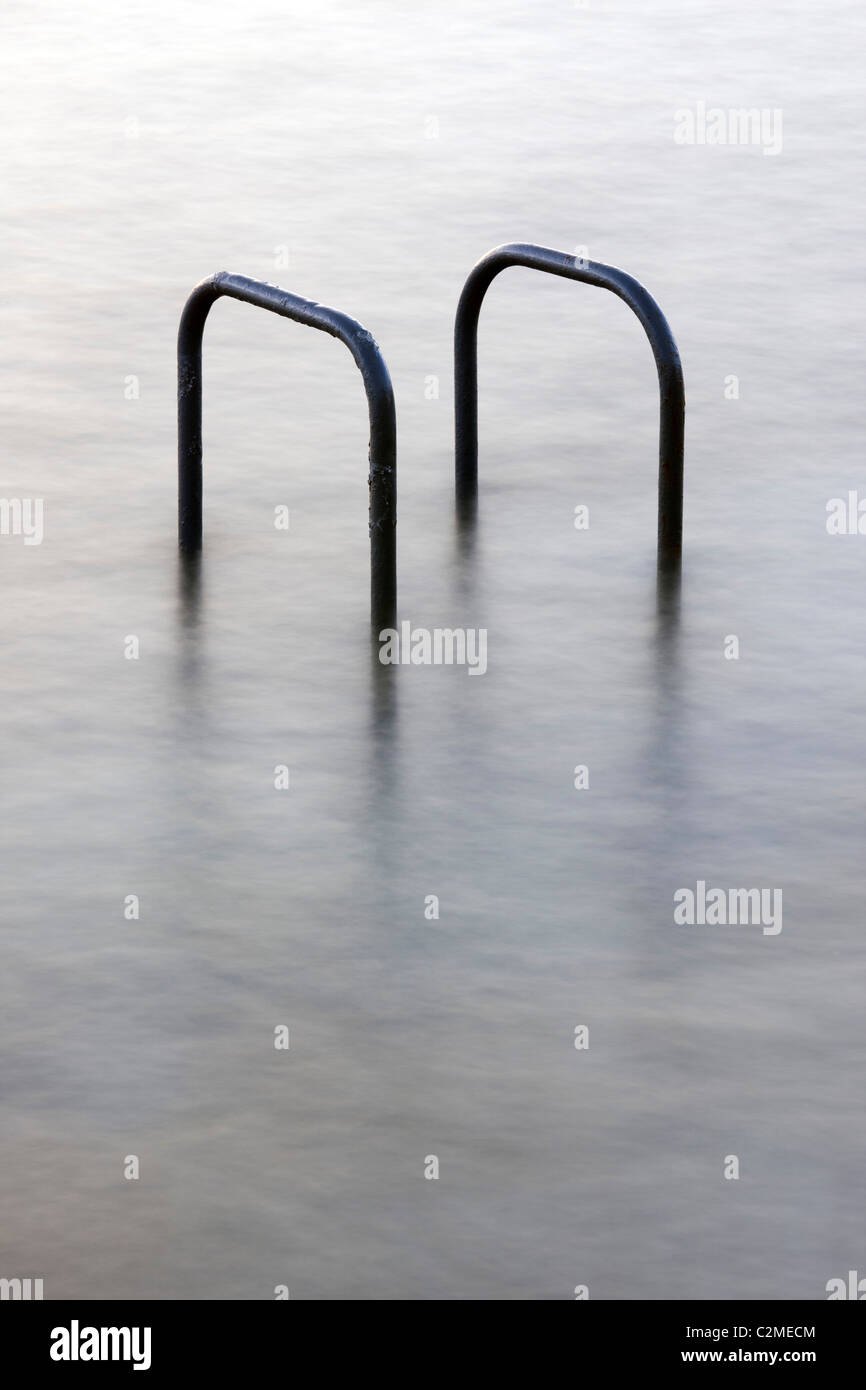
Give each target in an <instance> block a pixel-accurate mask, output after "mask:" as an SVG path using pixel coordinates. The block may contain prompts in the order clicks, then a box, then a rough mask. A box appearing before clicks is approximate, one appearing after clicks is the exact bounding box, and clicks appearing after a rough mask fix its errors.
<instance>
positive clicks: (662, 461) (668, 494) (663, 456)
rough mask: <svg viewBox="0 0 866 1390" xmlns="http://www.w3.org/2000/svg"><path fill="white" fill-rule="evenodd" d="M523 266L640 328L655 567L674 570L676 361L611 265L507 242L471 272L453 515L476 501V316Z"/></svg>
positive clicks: (647, 297)
mask: <svg viewBox="0 0 866 1390" xmlns="http://www.w3.org/2000/svg"><path fill="white" fill-rule="evenodd" d="M512 265H517V266H526V267H528V268H529V269H530V270H543V271H547V272H548V273H549V274H551V275H562V276H564V277H565V278H566V279H568V280H581V281H583V283H584V284H587V285H598V286H600V287H601V288H602V289H606V290H612V291H613V293H614V294H616V295H619V298H620V299H624V300H625V302H626V304H628V306H629V308H631V309H633V310H634V312H635V313H636V314H637V317H638V318H639V319H640V321H641V323H642V324H643V326H644V329H645V331H646V335H647V337H648V338H649V341H650V346H651V347H652V350H653V355H654V357H655V361H656V368H657V370H658V378H659V401H660V414H659V503H658V564H659V568H660V569H662V570H668V569H677V568H678V567H679V564H680V559H681V556H682V532H683V433H684V424H685V408H686V402H685V390H684V387H683V371H682V366H681V365H680V355H679V352H678V351H677V345H676V343H675V342H674V336H673V333H672V332H671V330H670V327H669V325H668V321H667V319H666V318H665V316H664V314H663V313H662V311H661V309H660V308H659V306H658V304H656V302H655V300H654V299H653V297H652V295H651V294H650V293H649V291H648V290H645V289H644V287H643V285H641V284H639V283H638V281H637V280H635V279H634V278H633V277H632V276H631V275H627V274H626V273H625V271H623V270H617V269H616V268H615V267H614V266H610V265H602V264H601V263H600V262H598V261H590V260H586V259H584V258H583V257H575V256H568V255H566V254H565V252H563V251H549V250H547V249H546V248H545V247H543V246H529V245H524V244H522V243H512V244H511V245H508V246H497V247H495V249H494V250H492V251H488V253H487V255H486V256H482V258H481V260H480V261H478V263H477V265H475V266H473V268H472V270H471V271H470V272H469V278H468V279H467V281H466V284H465V285H464V287H463V293H462V294H461V296H460V302H459V304H458V306H457V316H456V318H455V321H454V403H455V406H454V408H455V445H456V455H455V462H456V485H457V504H458V511H459V512H460V513H462V514H463V515H464V516H467V517H469V518H471V517H472V516H473V515H474V512H475V507H476V503H477V496H478V315H479V312H480V310H481V304H482V302H483V300H484V296H485V294H486V293H487V290H488V287H489V286H490V283H491V281H492V280H493V279H494V278H495V277H496V276H497V275H498V274H499V272H500V271H501V270H505V269H506V268H507V267H508V266H512Z"/></svg>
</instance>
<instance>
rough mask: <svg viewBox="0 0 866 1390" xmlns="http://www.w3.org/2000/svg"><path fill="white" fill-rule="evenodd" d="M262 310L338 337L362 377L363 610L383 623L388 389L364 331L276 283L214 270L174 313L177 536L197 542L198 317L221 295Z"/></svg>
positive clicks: (388, 540)
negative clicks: (366, 495)
mask: <svg viewBox="0 0 866 1390" xmlns="http://www.w3.org/2000/svg"><path fill="white" fill-rule="evenodd" d="M223 295H227V296H228V297H229V298H231V299H239V300H242V301H243V302H244V303H245V304H255V305H257V306H258V307H259V308H260V309H269V310H270V311H271V312H272V313H274V314H280V315H281V316H282V317H283V318H287V319H294V320H295V322H296V323H305V324H308V325H309V327H311V328H320V329H322V330H323V331H324V332H325V333H330V334H331V336H332V337H334V338H339V339H340V340H341V342H343V343H345V344H346V347H347V348H348V349H349V351H350V352H351V354H352V356H353V358H354V359H355V363H356V365H357V366H358V367H359V369H360V372H361V375H362V377H363V379H364V387H365V389H366V392H367V405H368V408H369V415H370V456H369V457H370V475H369V486H370V610H371V621H372V623H373V626H374V628H376V627H387V626H390V625H391V623H392V622H393V621H394V619H395V617H396V609H397V546H396V524H397V496H396V495H397V425H396V418H395V411H394V392H393V389H392V386H391V378H390V376H389V374H388V368H387V366H386V365H385V360H384V358H383V357H382V354H381V353H380V351H379V349H378V347H377V345H376V342H375V340H374V338H373V336H372V334H370V333H368V332H367V330H366V329H365V328H362V327H361V325H360V324H359V323H357V322H356V321H355V319H352V318H350V317H349V315H348V314H343V313H341V312H340V311H339V310H338V309H329V308H328V307H327V306H326V305H324V304H315V303H313V302H312V301H311V300H307V299H301V298H300V297H299V296H298V295H295V294H289V293H288V292H287V291H286V290H281V289H279V288H278V287H277V286H276V285H267V284H263V283H262V282H261V281H258V280H250V279H248V278H247V276H245V275H231V274H229V273H228V272H227V271H220V272H219V273H218V274H216V275H212V276H210V277H209V278H208V279H207V280H202V282H201V284H199V285H196V287H195V289H194V290H193V291H192V293H191V295H190V296H189V299H188V300H187V302H186V304H185V306H184V310H183V313H182V314H181V319H180V327H179V329H178V336H177V422H178V434H177V444H178V448H177V462H178V540H179V543H180V547H181V550H183V551H185V552H194V551H197V550H200V549H201V543H202V424H201V414H202V365H201V347H202V336H203V333H204V325H205V320H206V319H207V316H208V313H209V311H210V308H211V305H212V304H213V303H214V302H215V301H216V300H217V299H219V298H220V297H221V296H223Z"/></svg>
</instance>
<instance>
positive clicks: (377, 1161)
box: [0, 0, 866, 1300]
mask: <svg viewBox="0 0 866 1390" xmlns="http://www.w3.org/2000/svg"><path fill="white" fill-rule="evenodd" d="M4 29H5V37H4V41H3V45H2V57H0V65H2V84H0V90H2V94H3V95H2V104H3V108H4V121H5V128H6V131H7V138H6V141H5V143H4V151H3V156H2V163H3V170H4V172H3V187H4V204H5V209H4V210H5V224H6V234H5V238H4V243H5V251H4V276H3V279H4V289H3V295H2V309H0V312H2V321H3V365H2V372H0V393H2V418H3V422H4V423H3V432H4V448H3V471H2V483H0V487H2V493H3V496H4V497H6V498H43V499H44V503H45V535H44V540H43V543H42V544H41V545H25V544H24V541H23V538H22V537H21V536H15V535H12V534H10V535H4V536H2V537H0V561H2V579H3V604H2V628H3V637H4V660H3V667H2V673H0V689H2V705H0V740H2V756H3V766H4V778H3V783H4V798H3V802H4V809H3V812H2V843H3V860H2V864H3V868H2V873H3V889H4V891H3V908H4V911H3V919H4V925H3V936H2V940H3V951H2V976H0V980H2V985H0V990H2V1008H0V1037H2V1055H3V1067H2V1104H0V1134H2V1158H0V1204H2V1220H0V1276H3V1277H13V1276H19V1277H21V1276H39V1277H43V1278H44V1281H45V1296H46V1298H66V1297H75V1298H106V1297H114V1298H122V1299H131V1298H176V1299H194V1298H203V1299H231V1298H241V1299H262V1298H264V1299H269V1298H273V1297H274V1290H275V1288H276V1287H277V1286H278V1285H285V1286H287V1287H288V1288H289V1290H290V1294H291V1297H292V1298H301V1299H411V1300H415V1299H543V1300H547V1299H571V1298H573V1297H574V1296H575V1294H574V1291H575V1288H576V1286H578V1285H584V1286H586V1287H587V1288H588V1291H589V1296H590V1297H591V1298H602V1299H626V1298H653V1299H665V1298H668V1299H683V1298H700V1299H711V1298H721V1297H739V1298H748V1299H759V1298H765V1297H766V1298H780V1299H812V1298H824V1297H826V1294H825V1285H826V1283H827V1281H828V1280H829V1279H830V1278H832V1277H834V1276H838V1275H845V1273H846V1272H847V1271H848V1270H849V1268H850V1269H859V1270H860V1271H861V1272H863V1273H866V1264H864V1262H866V1245H864V1219H863V1213H864V1196H866V1191H864V1188H866V1184H864V1171H866V1163H864V1159H866V1154H864V1147H866V1123H864V1117H863V1113H862V1085H861V1074H862V1061H863V1046H864V1009H863V1004H864V976H863V933H864V913H863V875H862V863H863V853H862V844H863V824H864V814H866V785H864V778H863V767H864V763H866V721H864V716H863V700H862V689H863V671H864V661H863V651H864V640H866V601H864V593H866V589H864V578H866V539H864V538H863V537H862V536H831V535H829V534H828V532H827V529H826V524H825V523H826V515H827V514H826V504H827V502H828V500H829V499H831V498H835V497H840V498H847V495H848V492H849V491H850V490H856V489H858V488H859V489H860V490H861V492H862V493H864V494H866V476H864V467H863V456H864V455H863V440H864V412H863V389H862V383H863V379H864V349H863V344H862V333H861V331H860V330H861V325H862V318H863V269H862V221H863V212H864V202H863V192H862V189H863V173H864V170H863V163H864V161H863V153H862V140H861V133H860V132H861V129H862V113H863V99H862V73H861V64H860V57H859V53H860V51H861V50H862V44H863V40H864V36H866V18H864V14H863V11H862V9H861V8H860V7H858V6H857V5H855V4H854V3H853V0H852V2H851V3H849V2H848V0H834V3H831V4H830V5H829V6H824V7H820V8H816V7H814V6H812V5H807V4H804V3H799V4H795V5H791V4H782V3H780V0H772V3H768V4H764V5H762V6H760V7H755V6H754V5H752V4H747V3H745V0H734V3H732V4H730V5H727V6H725V7H724V8H723V9H722V10H720V9H719V7H718V6H716V5H710V4H708V3H704V0H701V3H689V4H686V3H683V2H682V0H681V2H680V3H660V4H653V5H650V6H646V5H642V4H638V3H637V0H623V3H619V0H616V3H614V0H608V3H603V2H602V0H598V3H590V4H589V5H587V6H574V5H570V4H568V3H566V0H562V3H558V4H555V5H552V6H533V5H529V4H525V3H523V4H520V3H509V0H506V2H505V3H503V0H497V3H496V4H494V3H492V2H491V0H461V3H456V0H445V3H438V4H436V5H431V4H426V3H425V4H421V5H416V6H413V7H411V8H407V7H403V6H400V5H397V4H395V3H392V2H391V0H382V2H381V3H374V4H367V5H363V6H362V5H361V4H359V3H356V0H352V3H329V0H325V2H324V3H317V5H315V6H310V7H301V6H300V5H295V6H290V7H288V8H287V7H285V6H282V5H279V4H276V3H267V2H266V0H250V3H248V4H246V5H244V6H229V5H218V6H216V7H214V6H213V5H210V4H209V5H204V4H192V5H188V6H186V7H184V9H183V10H182V11H181V12H180V14H178V13H177V12H176V7H175V6H173V5H168V4H166V3H164V0H158V3H153V0H151V2H150V3H148V4H147V5H145V4H143V3H142V4H137V3H136V4H131V3H124V4H121V5H120V6H117V5H113V4H112V5H110V4H108V3H107V0H87V3H86V4H85V5H84V8H83V12H82V11H81V10H79V9H77V8H76V9H70V8H69V7H68V6H65V5H61V4H60V3H59V0H53V2H52V3H39V4H36V5H26V6H25V5H23V4H11V5H10V6H9V8H8V9H7V12H6V18H5V21H4ZM698 102H706V104H707V105H708V106H718V107H721V108H739V107H759V108H762V109H763V108H767V109H777V108H778V109H780V110H781V111H782V112H783V113H784V143H783V148H782V150H781V151H780V152H779V153H778V154H773V155H765V154H764V153H763V150H762V148H761V147H760V146H755V145H750V146H735V145H728V146H714V147H711V146H708V145H692V146H688V145H685V146H684V145H679V144H677V143H676V142H675V140H674V137H673V131H674V113H675V111H677V110H678V109H682V108H691V109H694V108H695V107H696V105H697V103H698ZM513 240H524V241H534V242H538V243H539V244H541V245H545V246H552V247H556V248H559V249H561V250H565V251H572V250H574V249H575V248H585V249H584V250H583V252H582V254H585V255H589V256H591V257H592V258H594V259H597V260H601V261H605V262H608V263H610V264H613V265H618V266H621V267H622V268H624V269H626V270H628V271H629V272H631V273H632V274H633V275H635V276H636V277H637V278H638V279H640V280H641V281H642V282H643V283H644V284H645V285H646V286H647V287H648V288H649V289H650V291H651V292H652V293H653V294H654V295H655V296H656V298H657V299H658V301H659V302H660V304H661V305H662V307H663V309H664V310H665V313H666V314H667V316H668V318H669V320H670V323H671V325H672V327H673V330H674V333H675V335H676V337H677V340H678V343H679V347H680V351H681V354H682V358H683V364H684V370H685V379H686V392H687V402H688V412H687V426H686V449H687V452H686V510H685V560H684V568H683V583H682V596H681V603H680V606H679V611H678V613H677V612H676V611H673V612H671V611H663V612H661V613H660V612H659V611H658V607H657V599H656V591H655V505H656V498H655V489H656V450H657V387H656V380H655V370H654V366H653V362H652V356H651V353H650V351H649V348H648V346H647V343H646V340H645V338H644V335H643V332H642V330H641V328H640V325H639V324H638V323H637V321H636V320H635V318H634V317H633V315H632V314H631V313H630V312H629V310H628V309H627V307H626V306H625V305H623V304H622V303H620V302H619V301H618V300H616V299H615V298H614V297H613V296H612V295H610V294H607V293H605V292H603V291H600V290H596V289H593V288H590V287H588V286H585V285H578V284H570V283H567V282H564V281H559V280H553V279H551V278H548V277H544V276H541V275H538V274H534V273H533V272H531V271H528V270H509V271H507V272H505V274H503V275H502V276H501V277H500V278H499V279H498V280H497V281H496V282H495V284H494V285H493V287H492V288H491V290H490V293H489V295H488V299H487V303H486V305H485V308H484V311H483V315H482V322H481V335H480V402H481V404H480V486H481V511H480V518H479V524H478V528H477V533H476V534H475V536H474V539H473V538H472V537H469V538H468V539H467V538H465V537H464V538H462V539H461V537H460V536H459V535H458V533H457V531H456V529H455V522H454V513H453V477H452V472H453V443H452V429H453V419H452V403H453V397H452V385H451V331H452V323H453V313H454V307H455V305H456V302H457V297H458V294H459V291H460V287H461V285H462V283H463V280H464V278H465V276H466V273H467V272H468V270H469V268H470V266H471V265H472V263H473V262H474V261H475V260H476V259H477V258H478V257H479V256H480V255H482V254H483V253H484V252H485V251H487V250H488V249H489V248H490V247H492V246H494V245H497V244H499V243H501V242H505V241H513ZM218 269H229V270H234V271H239V272H241V273H243V274H246V275H250V276H254V277H257V278H260V279H264V280H269V281H273V282H278V283H280V284H282V285H284V286H285V287H286V288H287V289H290V290H292V291H294V292H296V293H299V294H302V295H306V296H308V297H310V298H314V299H318V300H320V301H322V302H324V303H327V304H333V305H335V306H338V307H340V308H342V309H344V310H345V311H347V312H348V313H350V314H352V315H354V316H355V317H357V318H358V319H360V320H361V322H362V323H363V324H364V325H365V326H366V327H368V328H369V329H370V330H371V331H372V332H373V334H374V335H375V337H376V338H377V340H378V342H379V343H380V345H381V347H382V350H383V352H384V354H385V357H386V359H387V361H388V364H389V366H390V369H391V372H392V376H393V380H394V386H395V392H396V398H397V409H398V477H399V491H398V507H399V526H398V552H399V586H400V592H399V609H400V617H401V618H402V619H409V620H410V621H411V622H412V623H413V625H416V626H423V627H428V628H433V627H436V626H445V627H471V628H478V627H484V628H486V629H487V632H488V663H489V664H488V670H487V672H486V674H485V675H484V676H483V677H469V676H468V674H467V671H466V670H465V668H463V669H461V668H458V667H450V668H449V667H401V668H397V669H394V670H388V671H384V670H383V669H382V668H379V669H378V670H377V668H376V663H375V661H373V660H371V650H370V642H369V634H368V626H367V621H368V568H367V567H368V541H367V532H366V505H367V484H366V447H367V421H366V411H365V403H364V395H363V389H362V385H361V379H360V376H359V375H358V373H357V371H356V370H355V368H354V366H353V364H352V362H351V359H350V357H349V355H348V353H347V352H346V350H345V348H344V347H343V346H342V345H341V344H339V343H337V342H335V341H334V340H332V339H330V338H327V337H326V336H325V335H323V334H317V333H314V332H312V331H310V330H308V329H305V328H302V327H300V326H298V325H296V324H292V323H287V322H285V321H282V320H278V319H276V318H274V317H272V316H269V315H267V314H264V313H262V312H260V311H258V310H255V309H252V308H249V307H248V306H244V305H240V304H236V303H232V302H229V301H222V302H220V303H219V304H217V305H216V307H215V308H214V310H213V312H212V314H211V318H210V321H209V323H208V327H207V331H206V335H205V407H204V430H205V465H204V466H205V551H204V555H203V560H202V566H201V572H200V575H199V577H198V580H197V581H195V580H190V578H189V577H188V576H187V578H186V579H185V578H184V576H183V575H182V574H181V573H180V572H179V568H178V559H177V551H176V540H175V487H176V482H175V378H174V372H175V364H174V342H175V333H176V328H177V320H178V317H179V314H180V310H181V307H182V304H183V302H184V299H185V297H186V294H187V293H188V291H189V289H190V288H191V287H192V285H193V284H195V283H196V281H198V280H199V279H201V278H202V277H203V276H205V275H207V274H209V273H211V272H213V271H215V270H218ZM732 376H733V377H736V378H737V379H738V383H739V395H738V397H737V398H734V399H731V398H728V397H729V396H730V394H731V389H732V388H731V385H730V378H731V377H732ZM726 382H727V386H726ZM437 390H438V394H437ZM281 505H282V506H287V507H288V508H289V511H290V518H291V521H290V529H289V530H288V532H284V531H278V530H276V529H275V526H274V509H275V507H278V506H281ZM579 505H584V506H587V507H589V515H590V526H589V529H588V530H585V531H578V530H576V529H575V527H574V511H575V507H577V506H579ZM732 635H733V636H736V637H737V638H738V642H739V659H738V660H729V659H726V656H725V644H726V639H727V638H729V637H730V636H732ZM130 636H135V637H137V638H138V641H139V648H140V655H139V658H138V659H137V660H130V659H127V658H126V657H125V655H124V652H125V644H126V640H127V638H128V637H130ZM283 764H284V765H286V766H287V767H288V768H289V770H290V787H289V790H288V791H277V790H276V789H275V787H274V769H275V767H277V766H278V765H283ZM578 764H583V765H586V766H587V767H588V769H589V782H590V785H589V789H588V790H579V791H578V790H576V789H575V786H574V781H575V777H574V769H575V767H576V766H577V765H578ZM698 880H704V881H705V882H706V883H707V884H708V885H711V886H721V887H724V888H729V887H730V888H736V887H743V888H749V887H753V886H757V887H765V888H778V889H781V890H782V892H783V901H784V920H783V927H782V930H781V931H780V932H779V933H778V934H776V935H771V934H765V933H764V932H763V931H762V930H761V929H760V927H755V926H738V927H724V926H714V927H700V926H681V925H676V924H675V923H674V916H673V895H674V893H675V891H676V890H677V889H679V888H683V887H689V886H691V887H692V888H693V889H694V888H695V886H696V883H697V881H698ZM130 895H135V896H136V897H137V898H138V899H139V902H140V917H139V918H138V920H135V919H131V920H130V919H128V918H127V917H126V916H125V909H124V904H125V902H126V901H127V899H128V898H129V896H130ZM429 895H436V896H437V897H438V899H439V905H440V906H439V918H438V920H428V919H427V918H425V900H426V899H427V898H428V896H429ZM280 1025H286V1026H288V1028H289V1030H290V1048H289V1050H288V1051H285V1050H277V1049H276V1048H275V1046H274V1038H275V1034H274V1030H275V1028H277V1027H278V1026H280ZM579 1025H585V1026H586V1027H588V1029H589V1044H590V1045H589V1048H588V1049H585V1050H578V1049H576V1048H575V1045H574V1044H575V1028H576V1027H578V1026H579ZM130 1155H135V1156H136V1157H137V1158H138V1161H139V1164H140V1170H139V1171H140V1176H139V1178H138V1180H127V1179H126V1178H125V1176H124V1168H125V1163H126V1160H127V1157H128V1156H130ZM432 1155H435V1156H436V1157H437V1158H438V1162H439V1178H438V1180H428V1179H427V1178H425V1166H426V1165H427V1161H428V1158H429V1156H432ZM729 1156H736V1157H737V1159H738V1162H739V1171H740V1176H739V1179H738V1180H732V1179H728V1178H726V1177H725V1168H726V1163H727V1160H728V1158H729Z"/></svg>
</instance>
